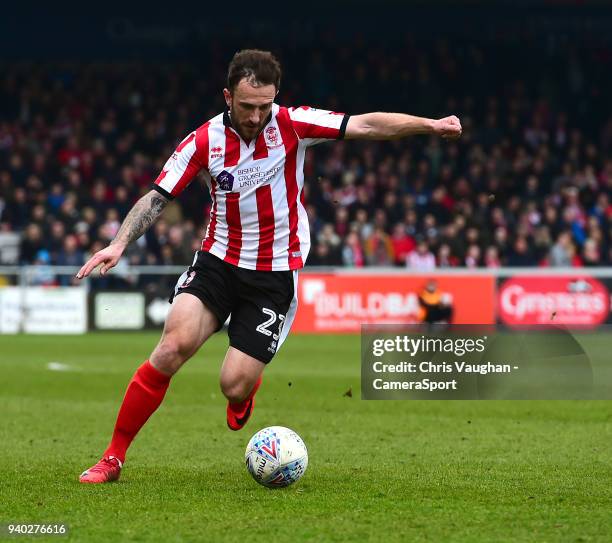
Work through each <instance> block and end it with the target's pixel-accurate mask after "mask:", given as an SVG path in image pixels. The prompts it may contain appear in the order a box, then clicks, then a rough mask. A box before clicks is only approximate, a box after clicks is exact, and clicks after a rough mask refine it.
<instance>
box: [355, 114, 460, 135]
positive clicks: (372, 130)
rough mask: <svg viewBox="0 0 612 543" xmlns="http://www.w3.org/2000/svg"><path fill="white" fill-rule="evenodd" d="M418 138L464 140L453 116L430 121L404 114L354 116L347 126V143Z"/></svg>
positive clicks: (457, 120)
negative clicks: (348, 141) (423, 135)
mask: <svg viewBox="0 0 612 543" xmlns="http://www.w3.org/2000/svg"><path fill="white" fill-rule="evenodd" d="M418 134H431V135H436V136H442V137H443V138H449V139H454V138H458V137H459V136H461V122H460V121H459V118H458V117H455V116H454V115H451V116H450V117H444V118H442V119H427V118H425V117H415V116H414V115H406V114H404V113H381V112H376V113H364V114H363V115H351V116H350V117H349V119H348V123H347V125H346V132H345V136H344V137H345V138H346V139H363V140H397V139H401V138H406V137H408V136H416V135H418Z"/></svg>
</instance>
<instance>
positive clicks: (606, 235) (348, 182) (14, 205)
mask: <svg viewBox="0 0 612 543" xmlns="http://www.w3.org/2000/svg"><path fill="white" fill-rule="evenodd" d="M539 43H540V42H538V44H533V43H529V42H528V41H527V42H524V43H514V44H512V46H511V47H510V46H508V45H504V44H503V43H499V44H496V45H495V44H494V45H493V46H491V45H490V44H489V46H487V44H478V43H458V44H453V46H452V47H450V46H449V44H448V43H447V42H445V41H443V40H442V41H438V42H436V43H432V44H429V45H428V46H427V47H426V48H423V45H422V44H420V45H419V46H417V45H416V44H415V43H412V42H411V41H410V40H409V39H407V40H406V41H405V42H402V43H400V44H395V45H394V46H393V47H390V46H389V47H388V48H387V49H385V48H383V47H368V46H366V45H365V44H364V43H362V42H360V41H359V40H356V42H355V43H354V44H344V45H343V46H342V47H341V48H335V49H334V48H332V45H331V43H328V44H327V45H326V43H325V40H322V41H321V44H322V45H321V46H320V48H318V49H315V50H313V49H312V48H307V49H304V48H302V47H300V46H298V45H295V46H293V47H289V46H288V47H287V48H284V49H282V52H280V53H282V54H280V53H279V57H280V58H281V61H282V62H283V64H284V66H285V72H286V75H285V78H284V80H283V83H282V86H281V93H280V96H279V100H278V102H279V103H282V104H286V105H301V104H308V105H313V106H317V107H321V108H328V109H333V110H335V111H345V112H347V113H354V114H356V113H362V112H366V111H372V110H392V111H404V112H408V113H412V114H416V115H422V116H428V117H441V116H445V115H448V114H456V115H458V116H459V117H460V118H461V121H462V124H463V127H464V135H463V137H462V138H461V139H460V140H458V141H446V140H441V139H438V138H430V137H426V136H420V137H416V138H413V139H410V140H403V141H394V142H383V143H379V142H357V141H346V142H337V143H326V144H321V145H319V146H317V147H315V148H313V149H312V150H310V151H309V152H308V155H307V160H306V164H305V174H306V192H305V196H306V198H305V201H306V206H307V211H308V215H309V217H310V223H311V232H312V241H313V245H312V250H311V253H310V256H309V260H308V265H325V266H327V265H334V266H354V267H361V266H399V267H408V268H412V269H416V270H422V271H425V270H431V269H433V268H445V267H471V268H474V267H490V268H492V267H499V266H604V265H612V243H611V239H612V116H611V114H610V109H609V108H607V107H606V100H607V99H608V97H609V96H610V95H611V94H612V88H611V85H612V83H611V79H612V78H610V76H609V74H607V72H606V69H609V66H610V65H611V63H612V49H610V48H609V47H606V46H605V44H598V43H596V42H595V43H593V42H590V44H589V45H588V46H584V47H582V48H579V47H577V46H576V45H574V44H573V42H571V41H568V42H562V41H560V42H558V43H553V44H552V45H550V44H548V45H546V46H543V45H539ZM546 43H548V42H546ZM326 47H327V49H326ZM534 51H535V52H534ZM232 52H233V49H232V48H231V47H230V46H228V47H227V48H225V49H224V48H222V47H220V48H215V49H213V50H212V52H211V55H210V56H209V58H208V59H207V61H206V62H207V64H206V65H198V64H197V63H185V64H177V63H175V64H156V65H152V64H151V65H149V64H145V63H128V62H126V63H115V64H112V65H110V64H103V63H89V64H87V63H81V64H61V63H58V64H44V65H43V64H30V63H13V64H7V65H5V66H3V69H2V70H0V244H2V239H3V234H7V233H18V234H19V236H20V238H19V239H20V241H19V247H18V251H17V262H18V263H21V264H32V263H38V264H41V265H42V264H58V265H80V264H82V263H83V262H84V259H86V258H87V256H88V255H90V254H92V253H94V252H95V251H97V250H99V249H101V248H103V247H104V246H105V245H106V244H108V243H109V241H110V240H112V239H113V237H114V236H115V234H116V232H117V230H118V228H119V226H120V224H121V220H122V218H123V217H124V216H125V215H126V213H127V212H128V211H129V209H130V207H131V206H132V205H133V203H134V202H135V200H136V199H137V198H138V197H139V196H140V195H142V194H143V193H144V192H145V191H147V190H149V187H150V183H151V182H152V181H153V180H154V179H155V177H156V176H157V174H158V172H159V171H160V170H161V168H162V165H163V164H164V162H165V161H166V159H167V157H168V156H169V155H170V154H171V153H172V150H173V149H174V147H175V145H176V144H177V142H178V141H180V140H181V139H182V138H183V137H184V136H185V135H186V134H187V133H189V132H190V131H191V130H193V129H194V128H195V127H197V126H199V124H201V123H202V122H204V121H205V120H207V119H208V118H209V117H211V116H213V115H214V114H216V113H218V112H219V111H221V110H222V108H223V101H222V94H221V89H222V88H223V86H224V77H225V67H226V64H227V62H228V61H229V59H230V58H231V54H232ZM526 55H531V57H532V62H531V63H528V64H525V63H524V62H523V60H524V57H525V56H526ZM606 66H607V68H606ZM209 208H210V198H209V196H208V194H207V192H206V190H205V189H204V186H203V185H202V184H201V183H198V182H194V183H192V185H191V186H190V187H189V188H188V189H187V194H184V195H183V196H182V197H180V198H178V199H177V200H175V201H173V202H172V203H171V205H170V206H169V207H168V208H167V210H166V212H165V213H164V216H163V218H162V219H161V220H159V221H158V222H157V223H156V224H155V226H154V227H152V228H151V230H150V231H149V232H148V233H147V234H146V235H145V236H143V237H142V238H141V239H140V240H138V242H136V243H134V244H133V245H132V246H130V248H129V249H128V251H127V253H126V261H125V262H126V263H128V262H129V263H131V264H176V265H187V264H188V263H189V262H191V259H192V254H193V252H194V251H195V250H197V249H198V248H199V245H200V240H201V239H202V237H203V235H204V231H205V228H206V221H207V217H208V211H209ZM5 238H7V237H6V236H5ZM7 239H8V238H7ZM1 254H3V253H2V252H0V255H1ZM0 263H1V262H0ZM48 279H49V281H54V280H55V279H53V277H52V276H50V277H49V278H48ZM64 281H68V282H69V281H70V280H69V279H64ZM43 282H44V281H43Z"/></svg>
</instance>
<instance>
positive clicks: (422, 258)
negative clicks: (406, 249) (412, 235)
mask: <svg viewBox="0 0 612 543" xmlns="http://www.w3.org/2000/svg"><path fill="white" fill-rule="evenodd" d="M406 265H407V266H408V267H409V268H410V269H412V270H415V271H421V272H428V271H431V270H433V269H435V267H436V257H435V256H434V254H433V253H432V252H431V251H430V250H429V246H428V245H427V242H426V241H425V240H420V241H419V242H418V243H417V246H416V249H415V250H414V251H412V252H411V253H410V254H409V255H408V256H407V257H406Z"/></svg>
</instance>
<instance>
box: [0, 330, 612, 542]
mask: <svg viewBox="0 0 612 543" xmlns="http://www.w3.org/2000/svg"><path fill="white" fill-rule="evenodd" d="M157 337H158V334H157V333H155V334H154V333H147V334H145V333H142V334H91V335H86V336H77V337H47V336H39V337H37V336H12V337H11V336H0V383H1V386H0V413H1V415H2V424H1V433H0V438H1V443H2V454H1V456H0V483H1V484H0V523H8V522H22V523H41V522H45V523H51V522H53V523H58V522H62V523H66V524H68V525H69V538H68V539H70V540H73V541H87V542H94V541H100V542H102V541H103V542H108V541H214V542H216V541H236V542H239V541H240V542H242V541H248V540H251V541H263V540H264V537H268V538H269V539H270V540H273V541H276V542H281V541H317V542H318V541H339V542H340V541H342V542H344V541H356V542H364V541H391V542H392V541H430V542H439V541H461V542H463V541H469V542H471V541H509V542H510V541H511V542H517V541H534V542H545V541H551V542H553V541H554V542H556V541H568V542H588V541H602V542H603V541H611V540H612V404H611V403H608V402H586V401H574V402H570V401H568V402H561V401H546V402H544V401H540V402H503V401H498V402H493V401H483V402H476V401H475V402H468V401H455V402H433V401H430V402H426V401H422V402H411V401H404V402H374V401H370V402H367V401H362V400H360V399H359V396H360V394H359V338H358V337H356V336H353V337H347V336H335V337H315V336H291V337H290V338H289V340H288V342H287V344H286V345H285V346H284V347H283V349H282V350H281V352H280V353H279V355H278V356H277V358H276V359H275V360H274V362H273V363H272V365H271V366H270V367H269V369H268V370H267V371H266V375H265V378H264V384H263V386H262V389H261V391H260V392H259V395H258V402H257V407H256V409H255V412H254V415H253V418H252V420H251V421H250V422H249V424H248V425H247V427H246V428H245V429H244V430H243V431H241V432H237V433H234V432H230V431H229V430H227V428H226V425H225V401H224V399H223V397H222V395H221V394H220V391H219V385H218V373H219V367H220V362H221V360H222V357H223V354H224V352H225V349H226V347H227V337H226V336H224V335H223V334H218V335H217V336H215V337H214V338H213V339H212V340H211V341H210V342H209V343H208V344H207V345H206V346H205V347H204V348H203V349H202V350H201V351H200V353H199V354H198V355H197V356H196V357H195V358H194V359H193V360H191V361H190V362H189V363H188V364H187V366H185V368H184V369H183V370H182V371H181V372H180V373H179V374H178V375H177V376H176V378H175V379H174V381H173V383H172V385H171V387H170V390H169V392H168V395H167V397H166V400H165V402H164V404H163V405H162V407H161V408H160V410H159V411H158V412H157V413H156V414H155V415H154V416H153V417H152V419H151V420H150V421H149V423H148V425H147V426H146V427H145V428H144V429H143V431H142V432H141V434H140V435H139V436H138V438H137V439H136V441H135V443H134V445H133V447H132V449H131V450H130V453H129V454H128V459H127V463H126V466H125V469H124V471H123V474H122V478H121V480H120V481H119V482H118V483H114V484H110V485H102V486H93V485H91V486H90V485H81V484H79V483H78V475H79V474H80V472H81V471H82V470H83V469H85V468H87V467H88V466H90V465H91V464H92V463H93V462H95V461H97V460H98V458H99V455H100V453H101V452H102V451H103V449H104V447H105V446H106V444H107V441H108V439H109V437H110V433H111V431H112V427H113V424H114V421H115V416H116V412H117V409H118V407H119V403H120V401H121V398H122V396H123V393H124V390H125V386H126V384H127V381H128V380H129V378H130V376H131V374H132V373H133V371H134V369H135V368H136V366H137V365H138V364H140V363H141V362H142V360H143V359H144V358H146V356H148V353H149V352H150V350H151V348H152V347H153V346H154V345H155V343H156V341H157ZM591 340H592V341H594V342H595V343H596V345H595V347H596V348H597V349H601V350H604V351H605V350H606V349H608V350H609V347H610V336H609V335H608V336H603V335H599V336H593V337H592V338H591ZM50 362H57V363H61V364H65V365H67V366H68V371H50V370H49V369H48V364H49V363H50ZM349 388H352V391H353V397H352V398H351V397H347V396H345V392H346V391H347V390H348V389H349ZM269 425H284V426H288V427H290V428H293V429H295V430H296V431H297V432H298V433H299V434H300V435H301V436H302V437H303V438H304V440H305V442H306V445H307V446H308V449H309V454H310V465H309V467H308V471H307V472H306V475H305V477H304V478H303V480H302V481H300V482H299V483H298V484H296V485H294V486H292V487H289V488H286V489H280V490H270V489H266V488H264V487H261V486H259V485H257V484H256V483H255V482H254V481H253V480H252V479H251V477H250V475H249V474H248V473H247V471H246V469H245V467H244V462H243V455H244V449H245V447H246V443H247V441H248V440H249V438H250V437H251V435H252V434H253V433H254V432H255V431H256V430H259V429H260V428H262V427H264V426H269ZM13 539H15V540H19V541H24V540H26V538H24V537H18V538H13ZM36 539H37V540H39V539H41V536H39V537H37V538H36ZM43 539H47V538H43ZM59 540H61V538H60V539H59Z"/></svg>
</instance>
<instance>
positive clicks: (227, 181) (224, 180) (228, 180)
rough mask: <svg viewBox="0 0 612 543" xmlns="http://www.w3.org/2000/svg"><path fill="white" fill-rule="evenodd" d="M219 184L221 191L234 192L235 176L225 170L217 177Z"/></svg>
mask: <svg viewBox="0 0 612 543" xmlns="http://www.w3.org/2000/svg"><path fill="white" fill-rule="evenodd" d="M217 183H218V184H219V188H220V189H221V190H232V188H233V187H234V176H233V175H232V174H231V173H229V172H228V171H226V170H223V171H222V172H221V173H220V174H219V175H218V176H217Z"/></svg>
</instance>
